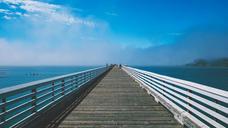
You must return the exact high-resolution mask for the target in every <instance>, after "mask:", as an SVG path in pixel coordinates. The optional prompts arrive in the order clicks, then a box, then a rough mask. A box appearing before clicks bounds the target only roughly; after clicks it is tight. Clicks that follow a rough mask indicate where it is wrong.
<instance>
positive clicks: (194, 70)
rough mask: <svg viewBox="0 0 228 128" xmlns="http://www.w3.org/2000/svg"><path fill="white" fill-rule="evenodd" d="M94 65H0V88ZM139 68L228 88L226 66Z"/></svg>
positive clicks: (227, 70)
mask: <svg viewBox="0 0 228 128" xmlns="http://www.w3.org/2000/svg"><path fill="white" fill-rule="evenodd" d="M95 67H96V66H66V67H64V66H60V67H58V66H56V67H53V66H40V67H0V88H4V87H9V86H14V85H17V84H22V83H27V82H31V81H34V80H40V79H44V78H49V77H54V76H58V75H64V74H68V73H73V72H78V71H83V70H87V69H91V68H95ZM134 67H136V68H139V69H143V70H147V71H151V72H155V73H159V74H162V75H167V76H171V77H176V78H180V79H184V80H188V81H193V82H197V83H201V84H204V85H207V86H211V87H215V88H219V89H223V90H228V68H200V67H142V66H134Z"/></svg>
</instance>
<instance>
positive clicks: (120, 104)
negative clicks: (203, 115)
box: [58, 67, 181, 128]
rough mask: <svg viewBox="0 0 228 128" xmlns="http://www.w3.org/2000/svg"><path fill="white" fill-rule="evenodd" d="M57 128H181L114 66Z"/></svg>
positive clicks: (150, 97) (168, 114)
mask: <svg viewBox="0 0 228 128" xmlns="http://www.w3.org/2000/svg"><path fill="white" fill-rule="evenodd" d="M58 127H59V128H77V127H80V128H84V127H86V128H96V127H99V128H103V127H113V128H117V127H121V128H122V127H123V128H125V127H129V128H142V127H143V128H147V127H148V128H151V127H156V128H159V127H160V128H177V127H181V125H180V124H179V123H178V122H177V121H176V120H175V119H174V117H173V115H172V114H171V113H170V112H169V111H168V110H167V109H166V108H164V107H163V106H162V105H161V104H159V103H157V102H155V100H154V99H153V97H152V96H150V95H149V94H147V92H146V91H145V90H143V89H142V88H141V87H140V86H139V84H138V83H136V82H135V81H134V80H133V79H132V78H131V77H130V76H129V75H127V73H126V72H124V71H123V70H122V69H119V68H117V67H114V68H113V69H112V70H110V71H109V72H108V73H107V75H106V76H105V77H104V78H103V79H102V80H101V81H100V82H99V83H98V84H97V85H96V87H95V88H94V89H93V90H92V91H91V92H90V93H89V94H88V95H87V96H86V97H85V98H84V99H83V100H82V102H81V103H80V104H79V105H78V106H76V107H75V108H74V109H73V111H71V112H70V113H69V114H68V115H67V116H66V117H65V118H64V119H63V120H62V122H61V123H60V125H59V126H58Z"/></svg>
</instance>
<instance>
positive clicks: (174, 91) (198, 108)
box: [123, 66, 228, 128]
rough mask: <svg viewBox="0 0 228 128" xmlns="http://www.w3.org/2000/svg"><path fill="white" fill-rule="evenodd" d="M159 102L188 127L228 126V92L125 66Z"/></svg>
mask: <svg viewBox="0 0 228 128" xmlns="http://www.w3.org/2000/svg"><path fill="white" fill-rule="evenodd" d="M123 69H124V70H125V71H126V72H127V73H128V74H129V75H130V76H132V77H133V78H134V79H135V80H136V81H137V82H139V83H140V86H142V87H143V88H145V89H146V90H147V92H148V93H149V94H151V95H152V96H153V97H154V98H155V100H156V101H157V102H160V103H161V104H163V105H164V106H165V107H166V108H167V109H168V110H170V111H171V112H172V113H173V114H174V117H175V118H176V119H177V120H178V121H179V122H180V123H181V124H183V125H186V126H188V127H203V128H209V127H216V128H227V127H228V91H225V90H220V89H216V88H213V87H208V86H205V85H202V84H198V83H194V82H189V81H185V80H181V79H177V78H172V77H168V76H164V75H159V74H156V73H152V72H148V71H144V70H140V69H136V68H132V67H126V66H123Z"/></svg>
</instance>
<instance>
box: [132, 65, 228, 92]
mask: <svg viewBox="0 0 228 128" xmlns="http://www.w3.org/2000/svg"><path fill="white" fill-rule="evenodd" d="M134 67H136V68H139V69H142V70H147V71H151V72H154V73H158V74H162V75H167V76H171V77H175V78H180V79H184V80H188V81H192V82H196V83H200V84H204V85H207V86H211V87H215V88H219V89H223V90H227V91H228V68H220V67H157V66H154V67H142V66H134Z"/></svg>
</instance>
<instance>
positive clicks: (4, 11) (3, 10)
mask: <svg viewBox="0 0 228 128" xmlns="http://www.w3.org/2000/svg"><path fill="white" fill-rule="evenodd" d="M6 12H9V10H6V9H1V8H0V13H6Z"/></svg>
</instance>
